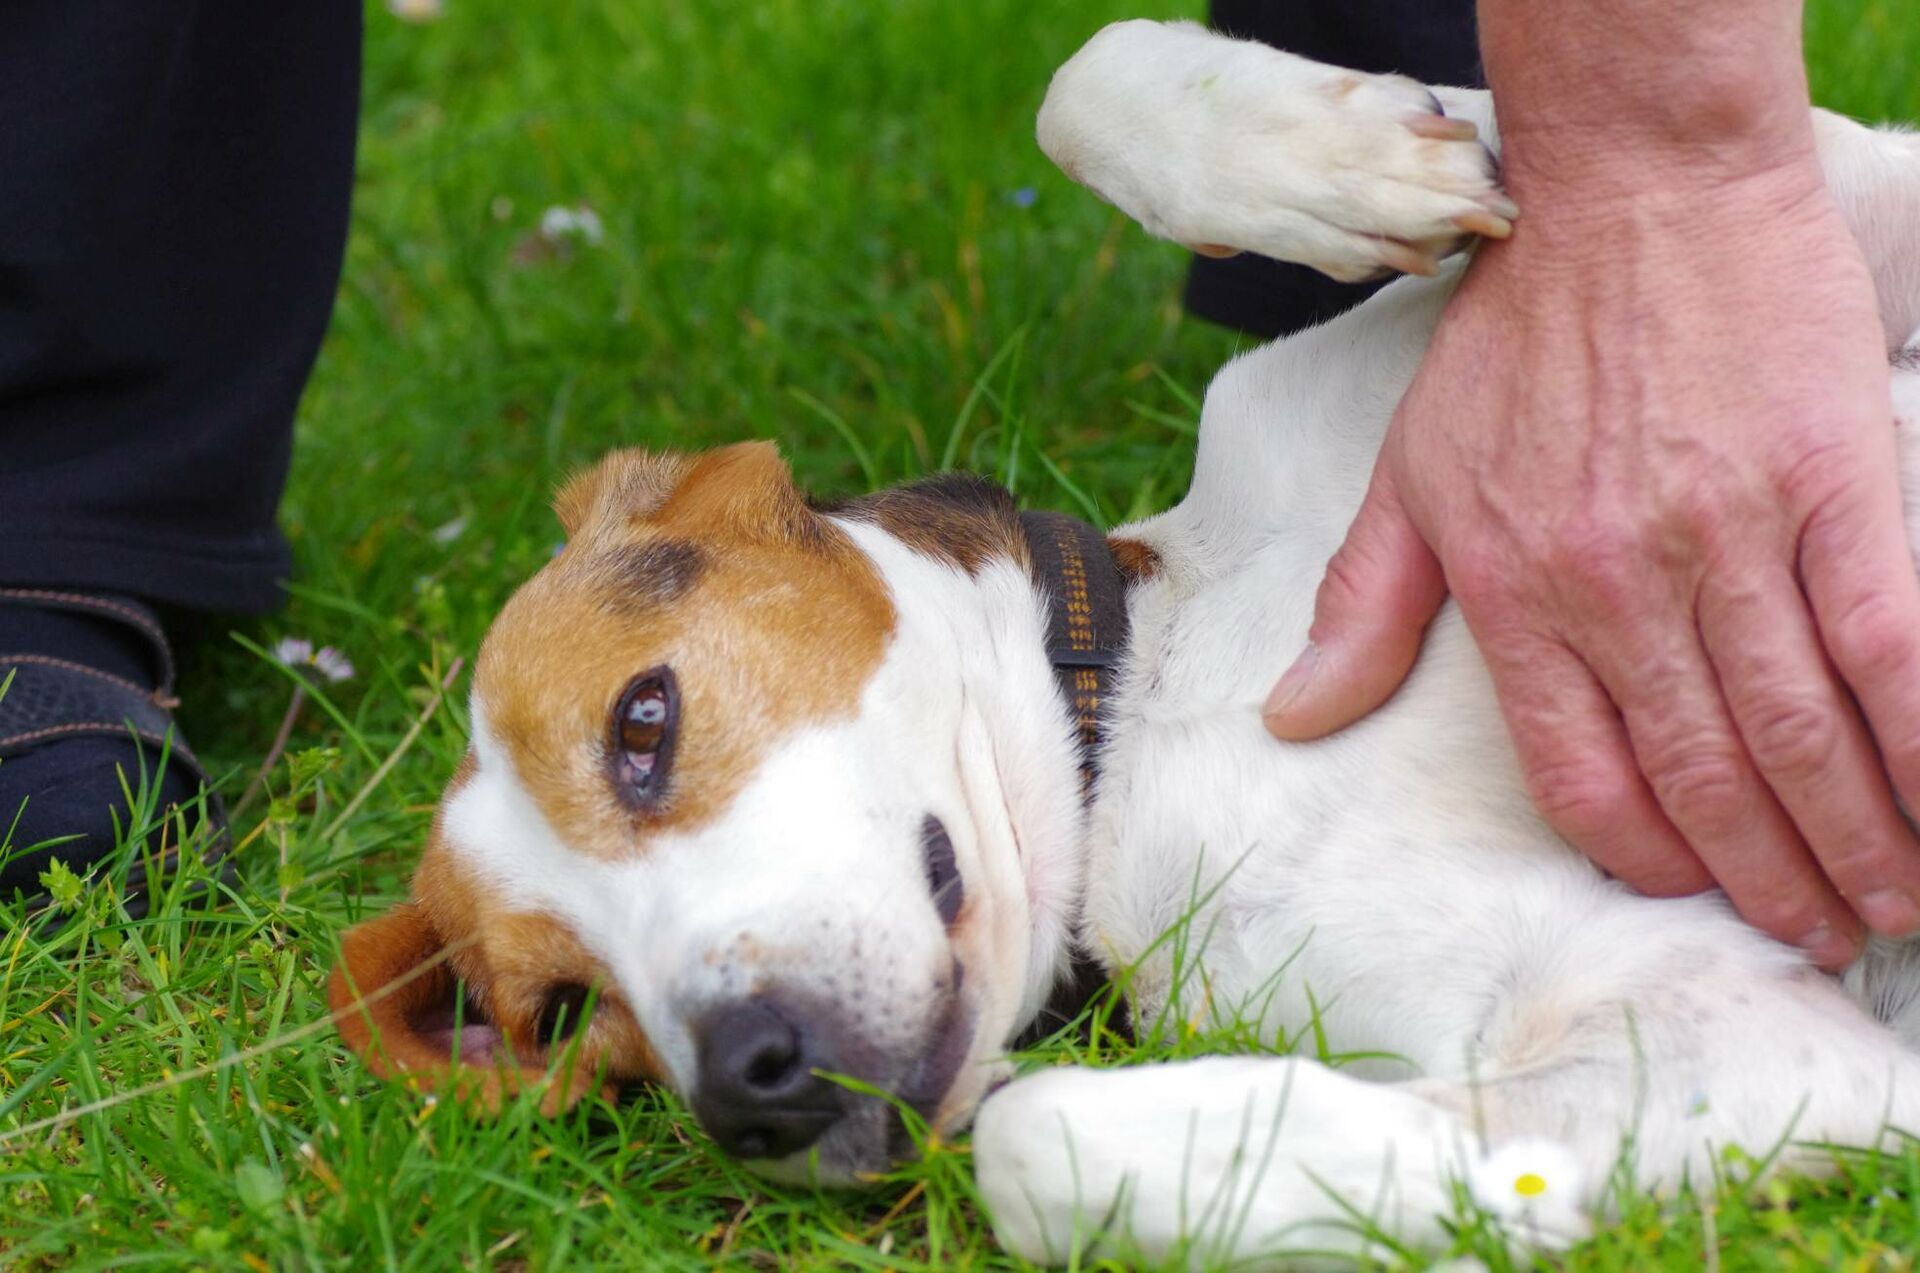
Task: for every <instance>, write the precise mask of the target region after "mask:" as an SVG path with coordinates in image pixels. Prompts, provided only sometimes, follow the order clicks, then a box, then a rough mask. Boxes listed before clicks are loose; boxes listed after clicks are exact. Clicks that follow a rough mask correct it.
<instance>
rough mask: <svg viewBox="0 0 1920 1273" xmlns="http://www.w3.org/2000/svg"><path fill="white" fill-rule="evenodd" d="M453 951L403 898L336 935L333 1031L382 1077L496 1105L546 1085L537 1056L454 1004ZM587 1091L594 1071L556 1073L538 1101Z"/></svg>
mask: <svg viewBox="0 0 1920 1273" xmlns="http://www.w3.org/2000/svg"><path fill="white" fill-rule="evenodd" d="M451 953H452V952H449V951H447V950H446V949H445V944H444V943H443V942H442V941H441V939H440V936H439V934H437V933H436V932H435V931H434V929H433V926H432V924H430V923H429V922H428V920H427V917H426V914H425V913H424V912H423V911H422V910H421V909H420V907H419V906H417V905H415V904H413V903H411V902H406V903H402V904H401V905H399V906H396V907H394V908H393V909H392V910H391V911H388V912H387V913H386V914H385V915H382V916H380V917H379V918H378V919H372V920H368V921H367V922H365V923H363V924H357V925H355V926H354V927H353V928H350V929H348V930H347V931H346V933H345V934H343V935H342V936H341V938H340V961H339V962H338V963H337V964H335V965H334V968H333V974H332V976H331V977H329V978H328V981H327V1006H328V1008H329V1009H330V1010H331V1011H332V1014H333V1020H334V1024H335V1025H336V1026H337V1027H338V1028H339V1030H340V1037H341V1038H342V1039H343V1040H344V1041H345V1042H346V1045H347V1046H348V1047H349V1048H352V1049H353V1051H354V1052H355V1053H356V1054H357V1055H358V1056H359V1057H360V1060H361V1061H362V1062H363V1063H364V1064H365V1065H366V1067H367V1068H368V1069H369V1070H371V1071H373V1072H374V1073H375V1074H377V1075H379V1076H380V1077H381V1078H384V1079H393V1080H404V1081H406V1082H409V1083H411V1084H414V1085H415V1086H417V1087H420V1088H424V1089H426V1090H428V1091H437V1092H446V1093H450V1094H454V1095H458V1096H461V1097H466V1098H472V1099H475V1100H478V1101H479V1102H480V1103H481V1104H482V1105H484V1106H485V1107H486V1108H488V1109H498V1108H499V1106H500V1104H501V1102H502V1101H503V1100H504V1099H505V1098H506V1097H508V1096H510V1095H512V1094H514V1093H515V1092H518V1091H520V1090H522V1089H523V1088H530V1087H538V1086H540V1085H543V1084H547V1083H549V1075H548V1073H547V1070H546V1068H545V1064H544V1062H545V1058H544V1057H520V1056H516V1055H515V1054H514V1053H513V1051H512V1049H510V1048H509V1047H508V1045H507V1041H506V1040H505V1038H503V1037H502V1035H501V1033H500V1031H499V1030H498V1029H497V1028H495V1027H494V1026H493V1024H492V1023H490V1022H488V1021H487V1020H486V1018H485V1017H484V1016H482V1015H481V1014H480V1013H479V1012H478V1011H477V1010H476V1009H475V1008H474V1007H473V1006H472V1005H471V1004H465V1003H462V1002H461V1000H460V997H459V994H460V983H459V979H458V978H457V976H456V975H455V973H454V969H453V965H452V962H451V960H450V959H449V958H448V956H449V955H450V954H451ZM456 1023H457V1026H458V1028H457V1030H456ZM456 1035H457V1040H456ZM593 1090H594V1075H593V1074H591V1073H585V1072H578V1071H567V1072H563V1073H561V1074H558V1075H555V1076H553V1079H552V1082H551V1086H548V1087H547V1088H546V1091H545V1093H544V1095H543V1097H542V1099H541V1107H542V1109H544V1110H546V1112H548V1113H550V1114H551V1113H556V1112H558V1111H559V1110H562V1109H566V1108H568V1107H569V1106H571V1105H573V1104H574V1103H575V1102H577V1101H579V1100H580V1099H581V1098H582V1097H584V1096H586V1095H588V1094H589V1093H591V1092H592V1091H593Z"/></svg>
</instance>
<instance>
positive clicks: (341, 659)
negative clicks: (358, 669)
mask: <svg viewBox="0 0 1920 1273" xmlns="http://www.w3.org/2000/svg"><path fill="white" fill-rule="evenodd" d="M313 668H314V670H315V671H316V672H318V673H320V675H322V676H324V677H326V678H327V679H328V680H329V681H333V682H336V683H338V682H340V681H350V680H352V679H353V664H352V663H350V662H348V660H347V656H346V655H344V654H342V653H340V651H338V650H336V649H334V648H333V647H332V646H330V645H328V646H322V647H321V648H320V649H318V650H316V651H315V652H314V655H313Z"/></svg>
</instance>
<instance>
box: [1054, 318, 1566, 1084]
mask: <svg viewBox="0 0 1920 1273" xmlns="http://www.w3.org/2000/svg"><path fill="white" fill-rule="evenodd" d="M1435 290H1437V289H1435ZM1382 299H1383V300H1386V299H1388V298H1382ZM1376 307H1380V308H1381V309H1382V311H1383V312H1381V313H1375V314H1372V315H1366V314H1362V315H1356V316H1355V317H1354V318H1353V319H1350V320H1347V321H1348V326H1349V327H1350V328H1351V330H1346V331H1342V330H1341V329H1340V328H1339V327H1338V326H1336V328H1333V329H1328V330H1327V331H1323V332H1320V333H1314V334H1311V335H1310V336H1309V337H1308V338H1307V339H1306V340H1305V341H1296V342H1289V343H1288V344H1283V345H1279V346H1273V347H1269V348H1268V349H1266V350H1262V351H1260V352H1259V353H1258V354H1256V355H1253V356H1251V357H1250V358H1247V359H1243V360H1241V361H1240V362H1239V363H1236V364H1234V365H1233V366H1231V367H1229V368H1228V369H1227V370H1226V371H1224V372H1223V373H1222V374H1221V376H1220V377H1219V378H1217V379H1216V381H1215V382H1214V384H1213V386H1212V387H1211V388H1210V390H1209V393H1208V399H1207V405H1206V409H1205V413H1204V415H1203V419H1202V425H1201V439H1200V451H1199V455H1198V457H1197V460H1196V471H1195V480H1194V485H1193V488H1192V490H1191V492H1190V493H1189V495H1188V498H1187V499H1186V500H1185V501H1183V502H1182V503H1181V504H1180V505H1179V506H1178V507H1177V508H1175V509H1173V510H1170V511H1169V512H1168V513H1166V514H1163V515H1161V516H1160V517H1157V518H1154V519H1152V520H1151V521H1149V522H1147V523H1143V524H1141V525H1140V526H1138V527H1134V528H1129V529H1128V530H1126V531H1123V532H1121V533H1122V534H1131V535H1137V536H1138V537H1140V538H1142V539H1144V540H1145V541H1146V542H1147V543H1149V544H1150V545H1152V546H1153V548H1154V549H1155V551H1156V553H1157V554H1158V555H1159V558H1160V561H1161V570H1160V573H1159V574H1158V575H1157V576H1156V577H1155V578H1154V579H1152V580H1150V581H1148V582H1147V583H1145V584H1143V585H1140V586H1138V587H1136V588H1135V589H1134V591H1133V593H1132V594H1131V596H1130V600H1129V613H1130V618H1131V626H1132V634H1133V645H1132V649H1131V651H1130V654H1129V658H1128V662H1127V665H1126V667H1125V669H1124V672H1123V675H1122V677H1121V681H1120V685H1119V688H1118V691H1117V693H1116V695H1115V700H1114V702H1113V703H1112V704H1111V705H1110V708H1111V712H1110V717H1109V720H1110V733H1109V740H1108V745H1107V749H1106V752H1105V755H1104V759H1103V768H1102V775H1101V780H1100V787H1099V791H1098V794H1097V798H1096V804H1095V809H1094V816H1093V819H1092V826H1093V830H1092V838H1091V844H1090V861H1089V867H1090V869H1089V873H1088V879H1089V886H1088V896H1087V912H1086V916H1087V929H1088V933H1089V936H1090V938H1091V939H1092V941H1093V942H1095V943H1096V944H1097V945H1098V946H1099V947H1100V948H1101V949H1100V953H1101V954H1102V955H1103V957H1104V958H1106V959H1107V960H1108V961H1109V962H1110V963H1113V964H1131V963H1134V962H1135V961H1137V960H1141V959H1142V957H1143V956H1145V961H1144V963H1143V964H1142V965H1141V966H1140V967H1139V969H1138V970H1137V972H1136V983H1135V984H1136V987H1137V988H1138V990H1139V992H1140V997H1141V999H1142V1000H1143V1001H1144V1006H1145V1007H1146V1008H1147V1009H1148V1010H1149V1011H1153V1010H1156V1009H1157V1006H1158V1005H1159V1004H1162V1003H1165V1002H1167V1001H1169V1000H1170V999H1174V998H1178V999H1180V1000H1181V1001H1182V1003H1181V1010H1182V1012H1183V1014H1186V1015H1191V1014H1192V1012H1193V1010H1194V1008H1195V1002H1196V1001H1195V998H1194V995H1195V993H1196V991H1198V992H1199V993H1200V996H1201V998H1203V999H1204V1000H1205V1001H1206V1004H1207V1010H1208V1011H1211V1012H1214V1013H1216V1014H1217V1013H1220V1012H1222V1011H1223V1010H1224V1011H1225V1012H1227V1013H1229V1014H1234V1015H1243V1016H1258V1017H1260V1018H1261V1019H1262V1020H1263V1022H1264V1023H1265V1024H1266V1025H1267V1026H1268V1027H1269V1028H1270V1029H1271V1028H1272V1027H1280V1028H1285V1029H1289V1030H1292V1029H1297V1028H1300V1026H1301V1023H1303V1022H1305V1021H1307V1020H1308V1019H1309V1018H1310V1017H1312V1016H1314V1015H1316V1014H1317V1015H1319V1016H1320V1018H1321V1019H1322V1025H1323V1026H1324V1027H1326V1028H1330V1029H1333V1030H1335V1031H1336V1032H1337V1033H1338V1034H1340V1035H1342V1036H1344V1037H1343V1046H1346V1047H1350V1048H1368V1047H1393V1046H1396V1045H1398V1044H1399V1043H1400V1042H1402V1041H1403V1040H1404V1039H1405V1038H1406V1037H1408V1036H1409V1033H1410V1031H1411V1033H1412V1034H1413V1035H1416V1036H1418V1037H1423V1038H1428V1039H1431V1038H1434V1037H1436V1036H1437V1035H1438V1034H1439V1033H1440V1031H1439V1028H1438V1027H1437V1026H1436V1027H1432V1028H1428V1027H1426V1026H1423V1025H1421V1024H1420V1021H1421V1019H1422V1018H1424V1017H1426V1016H1428V1015H1430V1014H1434V1013H1436V1012H1437V1008H1438V1005H1437V1003H1436V1002H1435V1001H1434V999H1433V998H1432V992H1433V989H1434V987H1433V984H1432V980H1431V978H1430V977H1426V976H1409V975H1408V974H1409V973H1410V972H1412V971H1414V970H1419V971H1420V972H1423V973H1424V972H1429V971H1430V968H1431V963H1432V961H1434V960H1436V959H1440V958H1443V957H1447V956H1449V955H1450V953H1451V952H1454V951H1457V948H1458V945H1459V935H1458V931H1457V926H1458V919H1457V916H1456V915H1452V914H1447V913H1445V912H1446V907H1445V905H1444V903H1445V900H1446V898H1447V897H1448V896H1449V895H1450V893H1452V892H1458V891H1459V890H1460V889H1461V888H1462V887H1463V881H1465V880H1468V879H1469V878H1470V877H1471V875H1472V874H1473V873H1474V872H1475V871H1476V870H1477V869H1478V866H1477V864H1476V856H1477V855H1479V854H1484V853H1497V854H1502V855H1518V856H1519V857H1521V858H1525V859H1533V860H1535V861H1536V862H1540V863H1544V864H1545V865H1546V866H1547V869H1548V870H1549V871H1550V872H1551V871H1552V870H1554V869H1558V868H1556V867H1555V866H1554V865H1553V864H1554V862H1555V861H1556V860H1557V858H1558V857H1559V856H1560V855H1561V853H1562V850H1560V849H1558V848H1557V847H1556V846H1554V845H1553V844H1552V842H1551V838H1550V837H1544V836H1543V833H1542V829H1541V827H1540V824H1539V823H1538V821H1537V819H1535V818H1534V816H1533V814H1532V812H1531V810H1530V809H1529V808H1528V806H1527V804H1526V801H1525V798H1524V794H1523V788H1522V786H1521V784H1520V781H1519V779H1518V775H1517V771H1516V769H1515V767H1514V762H1513V758H1512V755H1511V751H1510V749H1509V748H1508V746H1507V743H1506V739H1505V734H1504V732H1503V730H1502V728H1501V726H1500V722H1499V716H1498V713H1497V710H1496V709H1495V706H1494V702H1493V697H1492V693H1491V689H1490V687H1489V685H1488V683H1487V680H1486V674H1485V671H1484V668H1483V666H1482V665H1481V664H1480V662H1479V660H1478V657H1477V656H1476V655H1475V654H1474V652H1473V648H1472V644H1471V642H1470V640H1469V638H1468V635H1467V633H1466V631H1465V629H1464V626H1463V625H1462V624H1461V623H1460V622H1459V619H1458V616H1457V615H1456V614H1454V613H1452V612H1451V611H1449V612H1447V613H1446V614H1444V615H1443V616H1442V618H1441V619H1440V620H1439V621H1438V622H1437V623H1436V624H1435V627H1434V629H1433V630H1432V632H1431V633H1430V635H1429V639H1428V642H1427V646H1426V652H1425V654H1424V655H1423V657H1422V660H1421V664H1420V666H1419V668H1418V669H1417V670H1416V672H1415V675H1414V677H1413V678H1412V679H1411V680H1410V681H1409V683H1408V685H1407V686H1406V687H1405V688H1404V689H1403V690H1402V692H1401V693H1400V694H1399V695H1397V696H1396V698H1395V699H1394V701H1393V702H1392V703H1391V704H1390V705H1389V706H1388V707H1387V708H1386V709H1384V710H1382V711H1381V712H1378V713H1376V714H1375V715H1374V716H1372V717H1370V718H1369V719H1368V720H1366V721H1364V722H1363V723H1361V724H1360V725H1358V726H1356V727H1354V728H1352V729H1349V730H1347V731H1343V732H1342V733H1341V734H1339V735H1337V736H1335V737H1334V738H1332V739H1328V740H1325V741H1323V742H1320V743H1317V744H1312V745H1285V744H1281V743H1277V742H1276V741H1274V740H1273V739H1272V738H1271V737H1269V736H1268V734H1267V733H1266V731H1265V728H1264V727H1263V725H1262V724H1261V720H1260V707H1261V705H1262V703H1263V702H1264V700H1265V697H1266V694H1267V692H1268V691H1269V690H1270V689H1271V687H1272V685H1273V683H1274V681H1275V679H1276V678H1277V677H1278V676H1279V674H1280V673H1281V671H1282V670H1284V668H1285V667H1286V665H1287V663H1288V661H1289V660H1290V659H1292V658H1293V656H1294V655H1295V654H1296V653H1297V652H1298V651H1299V650H1300V649H1301V648H1302V647H1303V646H1304V644H1305V641H1306V636H1307V628H1308V625H1309V623H1310V622H1311V618H1312V608H1313V597H1314V592H1315V589H1316V587H1317V585H1318V583H1319V580H1320V576H1321V573H1322V571H1323V569H1324V566H1325V563H1326V560H1327V558H1328V557H1329V556H1330V555H1331V553H1332V551H1333V549H1334V548H1335V547H1337V546H1338V543H1339V540H1340V537H1341V535H1342V534H1343V532H1344V530H1345V527H1346V525H1347V523H1348V521H1349V520H1350V519H1351V517H1352V514H1353V511H1354V510H1355V509H1356V508H1357V507H1358V504H1359V500H1360V497H1361V493H1362V492H1363V490H1364V487H1365V482H1366V479H1367V475H1368V473H1369V471H1370V470H1371V467H1372V461H1373V457H1374V455H1375V454H1376V453H1377V451H1378V446H1379V439H1380V437H1381V435H1382V434H1383V433H1384V430H1385V427H1386V422H1387V420H1388V418H1389V417H1390V416H1391V413H1392V409H1393V405H1394V403H1395V402H1396V401H1397V399H1398V397H1399V394H1400V393H1401V392H1402V391H1403V389H1404V386H1405V383H1406V380H1407V378H1408V377H1410V376H1411V374H1412V368H1413V366H1414V365H1415V364H1416V363H1417V360H1418V356H1419V352H1420V349H1421V348H1423V346H1424V340H1425V332H1426V331H1427V330H1428V329H1429V328H1430V323H1431V317H1432V314H1433V313H1434V312H1436V305H1434V304H1429V303H1428V300H1427V298H1423V297H1422V296H1419V295H1414V296H1411V297H1409V298H1406V299H1405V300H1403V301H1402V302H1401V303H1399V304H1397V305H1387V306H1384V307H1382V306H1380V302H1378V301H1377V302H1376V303H1375V306H1370V307H1368V308H1369V309H1372V308H1376ZM1343 351H1344V354H1345V357H1346V360H1345V361H1342V357H1341V354H1342V352H1343ZM1359 351H1365V355H1366V360H1365V361H1364V362H1355V361H1353V360H1354V359H1355V358H1358V357H1359V356H1360V352H1359ZM1440 740H1444V741H1443V742H1442V741H1440ZM1463 844H1465V845H1467V846H1468V847H1466V848H1465V849H1464V850H1463V849H1462V847H1461V846H1462V845H1463ZM1423 965H1426V966H1425V967H1423ZM1202 969H1204V973H1202ZM1280 970H1286V972H1285V973H1284V974H1281V972H1280ZM1358 978H1366V982H1367V984H1368V985H1371V986H1378V985H1393V984H1415V985H1422V986H1423V991H1422V993H1423V994H1425V995H1427V996H1428V1000H1427V1002H1425V1003H1422V1002H1420V1001H1419V1000H1418V999H1416V998H1413V997H1412V996H1409V998H1408V1002H1405V1003H1400V1002H1396V1001H1395V996H1393V995H1378V994H1376V995H1372V996H1371V997H1370V998H1369V999H1368V1000H1367V1001H1366V1002H1360V1001H1359V1000H1358V999H1357V998H1354V999H1352V1000H1349V1001H1344V1002H1341V1003H1338V1004H1336V1005H1333V1006H1332V1007H1329V1000H1330V999H1332V998H1336V997H1337V987H1338V986H1340V985H1343V984H1347V983H1350V982H1353V981H1355V980H1356V979H1358ZM1183 979H1184V982H1185V984H1184V987H1183V985H1182V983H1183ZM1201 987H1204V989H1203V990H1202V989H1201ZM1455 1010H1457V1009H1455Z"/></svg>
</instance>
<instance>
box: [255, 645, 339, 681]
mask: <svg viewBox="0 0 1920 1273" xmlns="http://www.w3.org/2000/svg"><path fill="white" fill-rule="evenodd" d="M273 657H274V658H276V659H279V660H280V661H281V662H282V663H284V664H286V665H287V666H288V667H295V668H299V667H310V668H312V669H313V670H314V671H316V672H318V673H320V675H322V676H324V677H326V678H327V679H328V680H329V681H336V682H337V681H347V680H351V679H353V664H352V662H351V661H349V660H348V658H347V656H346V655H344V654H342V653H340V651H338V650H336V649H334V648H333V647H332V646H330V645H327V646H322V647H321V648H320V649H318V650H316V649H314V648H313V642H311V641H309V640H307V639H306V638H305V637H281V638H280V640H279V641H278V642H277V643H276V644H275V645H274V647H273Z"/></svg>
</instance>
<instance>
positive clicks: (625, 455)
mask: <svg viewBox="0 0 1920 1273" xmlns="http://www.w3.org/2000/svg"><path fill="white" fill-rule="evenodd" d="M692 466H693V464H692V461H690V460H688V459H687V458H686V457H685V456H680V455H656V454H654V453H653V452H651V451H641V450H629V451H615V452H613V453H612V454H610V455H608V456H607V457H606V458H605V459H603V460H601V461H600V462H599V463H598V464H596V465H594V466H593V467H592V468H590V469H582V470H581V471H580V472H578V473H575V474H574V475H573V476H572V477H570V478H568V479H567V482H566V485H564V486H562V487H561V488H560V490H559V493H558V494H556V495H555V496H554V497H553V511H554V512H555V513H556V514H557V515H558V516H559V518H560V525H561V528H562V529H564V530H565V531H566V533H567V538H568V539H572V538H573V537H574V536H575V535H577V534H579V532H580V531H581V530H583V529H584V528H585V527H586V526H587V525H589V524H590V523H592V522H595V521H598V520H600V519H603V518H606V519H618V520H621V521H631V520H638V519H642V518H646V517H649V516H651V515H652V514H653V513H654V512H656V511H657V510H658V509H659V507H660V505H661V504H662V503H664V502H665V501H666V498H667V496H668V495H670V494H672V493H673V489H674V488H675V487H676V486H678V485H679V484H680V479H681V478H683V477H685V476H686V474H687V470H688V469H690V468H691V467H692Z"/></svg>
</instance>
